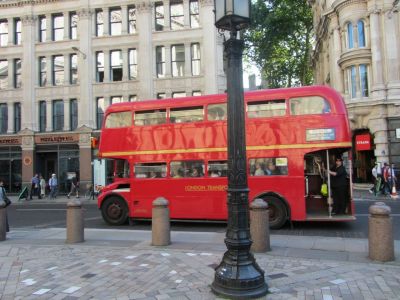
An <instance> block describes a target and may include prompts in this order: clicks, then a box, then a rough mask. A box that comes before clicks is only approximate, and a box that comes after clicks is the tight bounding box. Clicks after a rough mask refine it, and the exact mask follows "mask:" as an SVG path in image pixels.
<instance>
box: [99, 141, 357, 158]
mask: <svg viewBox="0 0 400 300" xmlns="http://www.w3.org/2000/svg"><path fill="white" fill-rule="evenodd" d="M331 147H351V142H342V143H320V144H291V145H269V146H247V147H246V149H247V151H257V150H281V149H305V148H331ZM226 151H227V150H226V147H222V148H191V149H175V150H170V149H168V150H143V151H113V152H102V153H99V156H101V157H114V156H129V155H151V154H177V153H201V152H226Z"/></svg>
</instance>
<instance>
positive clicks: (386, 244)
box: [368, 202, 394, 262]
mask: <svg viewBox="0 0 400 300" xmlns="http://www.w3.org/2000/svg"><path fill="white" fill-rule="evenodd" d="M390 212H391V210H390V207H389V206H387V205H386V204H385V203H383V202H376V203H375V204H374V205H371V206H370V208H369V213H370V216H369V219H368V248H369V258H370V259H372V260H378V261H382V262H385V261H391V260H394V239H393V226H392V217H391V216H390Z"/></svg>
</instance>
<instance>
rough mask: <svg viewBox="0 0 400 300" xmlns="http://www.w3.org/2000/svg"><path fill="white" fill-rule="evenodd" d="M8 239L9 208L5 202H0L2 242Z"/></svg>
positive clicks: (0, 239) (0, 234) (0, 238)
mask: <svg viewBox="0 0 400 300" xmlns="http://www.w3.org/2000/svg"><path fill="white" fill-rule="evenodd" d="M6 238H7V208H6V203H5V202H4V201H0V241H5V240H6Z"/></svg>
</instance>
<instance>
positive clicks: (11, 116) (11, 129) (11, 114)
mask: <svg viewBox="0 0 400 300" xmlns="http://www.w3.org/2000/svg"><path fill="white" fill-rule="evenodd" d="M7 110H8V124H7V125H8V126H7V127H8V128H7V133H9V134H13V133H14V118H15V111H14V103H12V102H11V103H7Z"/></svg>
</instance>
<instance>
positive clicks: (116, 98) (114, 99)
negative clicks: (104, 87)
mask: <svg viewBox="0 0 400 300" xmlns="http://www.w3.org/2000/svg"><path fill="white" fill-rule="evenodd" d="M121 102H124V98H123V97H122V96H111V104H114V103H121Z"/></svg>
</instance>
